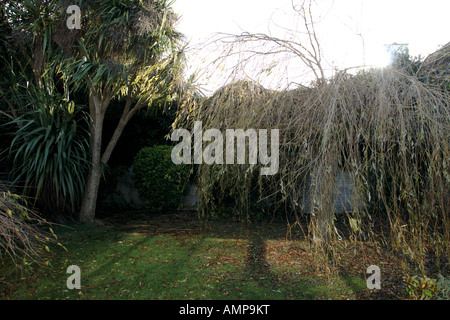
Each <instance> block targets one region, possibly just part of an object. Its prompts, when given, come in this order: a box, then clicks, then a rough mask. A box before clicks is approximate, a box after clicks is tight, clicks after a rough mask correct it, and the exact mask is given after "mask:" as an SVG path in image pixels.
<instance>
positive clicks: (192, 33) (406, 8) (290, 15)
mask: <svg viewBox="0 0 450 320" xmlns="http://www.w3.org/2000/svg"><path fill="white" fill-rule="evenodd" d="M302 3H303V0H225V1H224V0H176V1H175V3H174V5H173V7H174V9H175V11H176V12H177V13H179V14H180V15H181V20H180V23H179V27H178V30H179V31H180V32H182V33H184V34H185V35H186V36H187V38H188V40H189V41H190V45H191V47H196V46H197V45H198V44H201V43H204V42H205V41H206V40H207V39H208V37H210V36H211V35H212V34H214V33H216V32H221V33H232V34H241V33H242V32H251V33H266V34H268V33H272V34H273V35H276V36H278V37H284V35H285V30H284V29H283V28H287V29H291V30H292V29H295V30H300V31H303V30H304V29H302V25H301V24H300V25H299V26H296V24H299V23H300V22H301V20H300V19H299V17H298V15H297V14H296V13H295V11H294V10H293V9H292V5H293V4H294V5H295V6H297V7H298V6H301V5H302ZM313 9H314V11H313V16H314V17H315V19H316V24H315V25H316V31H317V35H318V37H319V41H320V43H321V47H322V50H323V53H324V58H325V60H326V61H327V64H328V66H330V70H331V69H332V67H334V68H339V69H343V68H348V67H352V66H359V65H362V64H363V61H364V60H365V62H366V64H368V65H378V66H380V65H382V64H383V61H384V60H385V58H383V57H384V52H385V49H384V45H385V44H390V43H394V42H396V43H407V44H408V46H409V51H410V54H411V55H413V56H417V55H421V56H426V55H428V54H430V53H432V52H434V51H436V50H437V49H438V48H439V47H440V46H442V45H445V44H446V43H447V42H449V41H450V33H449V30H450V19H449V13H450V1H449V0H427V1H417V0H334V1H333V0H316V1H315V7H314V8H313ZM363 43H364V50H363V45H362V44H363ZM211 50H213V49H211ZM363 52H365V55H364V54H363ZM211 55H212V51H210V50H208V49H207V48H205V49H203V50H201V51H195V53H194V52H193V53H191V54H190V55H188V57H189V59H190V60H189V61H190V66H191V67H192V68H194V66H198V65H200V64H201V62H199V61H202V59H203V58H206V59H207V58H208V57H209V56H211ZM363 57H365V59H364V60H363ZM331 66H332V67H331ZM206 82H209V80H208V81H206Z"/></svg>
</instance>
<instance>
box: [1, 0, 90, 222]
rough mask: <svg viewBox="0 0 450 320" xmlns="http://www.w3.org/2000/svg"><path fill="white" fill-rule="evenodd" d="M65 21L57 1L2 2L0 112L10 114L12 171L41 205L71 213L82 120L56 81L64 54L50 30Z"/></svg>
mask: <svg viewBox="0 0 450 320" xmlns="http://www.w3.org/2000/svg"><path fill="white" fill-rule="evenodd" d="M65 19H66V13H65V4H64V3H63V2H61V1H58V0H25V1H20V2H18V1H3V2H2V3H1V15H0V20H1V21H0V23H1V25H0V34H1V36H0V50H1V56H0V59H1V60H0V66H1V67H2V69H1V71H2V77H1V78H0V99H1V101H2V104H3V106H0V108H2V110H0V113H1V114H2V115H3V116H6V117H7V118H10V119H12V121H11V122H10V123H9V124H10V125H12V126H9V128H11V129H12V130H11V134H12V135H13V137H14V138H11V144H10V146H9V150H10V155H14V157H13V158H14V165H13V169H14V170H12V175H13V176H14V178H16V179H17V180H21V181H23V183H24V189H23V192H24V193H26V194H27V195H30V196H33V197H34V198H35V199H36V203H38V205H39V208H40V209H44V210H45V211H48V212H52V214H58V215H59V214H61V213H64V214H68V213H74V212H75V210H76V207H77V206H78V205H79V203H80V201H81V197H82V195H83V192H84V186H85V180H86V172H87V168H88V155H87V153H88V151H87V150H88V147H89V146H88V144H87V143H86V141H87V137H88V135H86V134H85V130H84V129H83V128H84V126H85V124H83V125H82V126H80V122H79V120H80V118H85V117H84V116H83V115H81V117H80V114H79V113H78V112H75V107H74V102H73V101H72V100H71V99H70V95H69V88H68V86H67V85H61V83H63V81H61V80H58V76H59V75H58V72H57V68H58V66H60V64H61V62H62V59H63V58H64V55H63V54H62V53H63V51H62V50H61V49H60V48H59V46H58V45H57V42H56V41H55V39H57V38H56V37H55V35H58V34H61V31H67V27H66V25H65ZM63 26H64V28H63ZM73 35H76V34H75V33H72V34H71V36H73ZM68 38H70V37H68ZM77 109H78V108H77ZM6 130H9V129H6ZM47 209H49V210H47Z"/></svg>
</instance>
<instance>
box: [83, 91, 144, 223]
mask: <svg viewBox="0 0 450 320" xmlns="http://www.w3.org/2000/svg"><path fill="white" fill-rule="evenodd" d="M110 100H111V99H110V98H108V99H105V101H103V102H102V103H101V102H100V100H99V99H98V98H97V96H95V95H91V97H90V99H89V108H90V114H91V117H92V121H93V122H92V125H91V154H92V165H91V171H90V173H89V177H88V181H87V184H86V190H85V191H84V196H83V201H82V203H81V209H80V221H81V222H83V223H92V222H94V218H95V210H96V207H97V195H98V188H99V186H100V179H101V177H102V174H103V166H104V165H106V164H107V163H108V161H109V158H110V157H111V154H112V152H113V150H114V148H115V146H116V144H117V141H118V140H119V138H120V136H121V135H122V132H123V130H124V128H125V126H126V125H127V123H128V121H129V120H130V118H131V117H132V116H133V114H134V113H135V112H136V111H137V110H138V109H139V108H140V107H141V106H142V105H140V104H137V105H136V106H135V107H134V108H133V109H131V104H132V101H133V99H132V97H131V95H130V96H128V98H127V102H126V104H125V108H124V112H123V114H122V117H121V118H120V121H119V123H118V125H117V127H116V130H115V131H114V134H113V136H112V137H111V140H110V141H109V143H108V145H107V147H106V149H105V151H104V153H103V155H102V154H101V147H102V132H103V120H104V117H105V112H106V109H107V106H108V105H109V101H110Z"/></svg>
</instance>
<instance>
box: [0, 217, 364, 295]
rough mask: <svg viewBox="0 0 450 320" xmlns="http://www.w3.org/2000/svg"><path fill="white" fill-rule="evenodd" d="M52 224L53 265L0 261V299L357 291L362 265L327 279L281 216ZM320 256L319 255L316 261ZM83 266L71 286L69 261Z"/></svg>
mask: <svg viewBox="0 0 450 320" xmlns="http://www.w3.org/2000/svg"><path fill="white" fill-rule="evenodd" d="M55 232H56V233H57V234H58V235H59V239H60V241H61V242H62V243H63V245H64V246H65V247H66V249H67V251H65V250H64V249H62V248H60V247H57V246H55V247H53V248H52V250H51V255H52V257H51V258H52V259H51V261H52V265H51V266H50V267H44V266H40V267H39V266H33V268H32V269H30V270H22V271H20V270H14V269H13V268H11V266H8V265H7V264H3V266H0V271H1V273H0V274H1V276H0V280H1V282H0V298H1V299H202V300H203V299H264V300H266V299H283V300H284V299H357V298H358V296H359V295H360V294H361V293H362V292H364V289H365V287H366V283H365V279H364V270H362V269H361V268H359V269H358V268H356V269H357V270H354V272H349V273H347V272H346V273H341V274H339V275H337V276H334V277H333V278H332V279H331V280H330V278H327V275H326V271H324V270H321V269H320V264H317V263H314V255H313V254H312V253H311V252H310V250H308V244H307V242H305V241H302V240H295V241H294V240H288V239H286V228H285V225H283V224H280V225H278V224H254V225H252V226H249V227H245V226H244V225H242V224H239V223H236V222H227V221H216V222H200V221H195V220H190V221H183V220H181V221H180V220H171V219H169V218H168V219H153V220H136V221H130V222H128V223H125V224H115V225H113V226H102V227H99V226H83V225H73V226H71V227H70V229H69V228H63V227H60V228H58V230H55ZM316 262H317V261H316ZM70 265H78V266H79V267H80V269H81V286H82V288H81V290H76V289H75V290H68V289H67V287H66V280H67V278H68V277H69V276H70V274H67V273H66V270H67V267H68V266H70Z"/></svg>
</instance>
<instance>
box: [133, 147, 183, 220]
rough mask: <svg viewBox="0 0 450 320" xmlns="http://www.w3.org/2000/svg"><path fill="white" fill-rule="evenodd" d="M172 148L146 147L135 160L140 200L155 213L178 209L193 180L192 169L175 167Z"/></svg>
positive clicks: (180, 166)
mask: <svg viewBox="0 0 450 320" xmlns="http://www.w3.org/2000/svg"><path fill="white" fill-rule="evenodd" d="M171 152H172V147H171V146H163V145H160V146H153V147H146V148H143V149H142V150H141V151H139V153H138V154H137V155H136V158H135V160H134V168H133V173H134V180H135V182H136V186H137V188H138V190H139V197H140V199H141V200H142V201H143V202H144V203H145V204H146V206H147V207H148V209H150V210H152V211H157V210H162V209H164V208H174V207H177V206H178V205H179V204H180V202H181V199H182V196H183V189H184V186H185V183H186V181H187V179H188V177H189V166H187V165H175V164H174V163H173V162H172V158H171Z"/></svg>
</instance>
